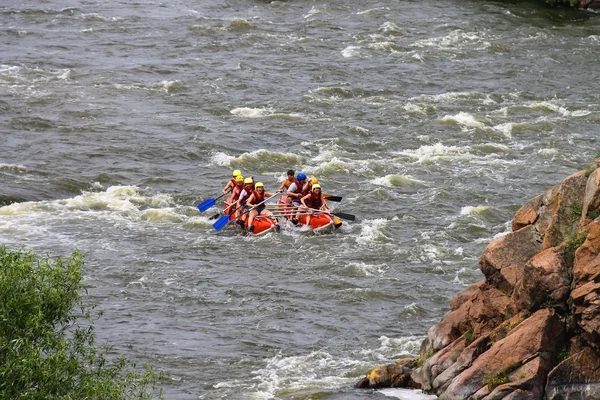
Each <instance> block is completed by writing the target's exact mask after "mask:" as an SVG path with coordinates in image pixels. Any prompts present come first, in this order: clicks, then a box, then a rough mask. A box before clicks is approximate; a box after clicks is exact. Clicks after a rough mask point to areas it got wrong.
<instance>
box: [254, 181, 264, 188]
mask: <svg viewBox="0 0 600 400" xmlns="http://www.w3.org/2000/svg"><path fill="white" fill-rule="evenodd" d="M254 187H257V188H259V187H261V188H263V189H264V187H265V185H263V183H262V182H256V185H254Z"/></svg>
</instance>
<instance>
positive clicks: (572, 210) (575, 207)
mask: <svg viewBox="0 0 600 400" xmlns="http://www.w3.org/2000/svg"><path fill="white" fill-rule="evenodd" d="M567 210H568V216H569V221H570V222H571V223H575V222H577V221H579V218H581V214H582V213H583V205H581V204H577V203H571V204H569V205H568V206H567Z"/></svg>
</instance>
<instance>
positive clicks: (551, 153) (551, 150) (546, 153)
mask: <svg viewBox="0 0 600 400" xmlns="http://www.w3.org/2000/svg"><path fill="white" fill-rule="evenodd" d="M537 152H538V154H539V155H542V156H546V157H553V156H556V155H558V150H557V149H554V148H546V149H539V150H538V151H537Z"/></svg>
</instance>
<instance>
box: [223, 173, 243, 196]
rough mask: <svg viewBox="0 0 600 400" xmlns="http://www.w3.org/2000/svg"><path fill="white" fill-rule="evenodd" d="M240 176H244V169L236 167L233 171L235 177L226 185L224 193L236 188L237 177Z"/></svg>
mask: <svg viewBox="0 0 600 400" xmlns="http://www.w3.org/2000/svg"><path fill="white" fill-rule="evenodd" d="M238 176H242V171H240V170H239V169H236V170H235V171H233V178H231V179H230V180H229V182H227V185H225V187H224V188H223V194H225V193H227V192H229V191H230V190H233V188H235V178H237V177H238Z"/></svg>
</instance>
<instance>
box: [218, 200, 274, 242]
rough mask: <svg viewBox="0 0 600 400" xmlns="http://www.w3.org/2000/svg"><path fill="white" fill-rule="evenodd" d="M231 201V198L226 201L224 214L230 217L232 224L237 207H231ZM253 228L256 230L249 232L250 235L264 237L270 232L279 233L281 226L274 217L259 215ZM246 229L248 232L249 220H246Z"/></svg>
mask: <svg viewBox="0 0 600 400" xmlns="http://www.w3.org/2000/svg"><path fill="white" fill-rule="evenodd" d="M230 201H231V197H228V198H227V200H225V205H224V206H223V207H224V209H223V210H224V211H223V213H224V214H225V215H229V221H230V223H231V222H232V221H231V220H232V219H233V218H234V216H233V214H234V213H233V211H234V210H235V206H233V205H231V203H230ZM230 206H231V207H230ZM252 226H254V228H253V229H252V231H251V232H250V231H249V233H251V234H252V235H264V234H265V233H268V232H277V231H279V225H278V224H277V220H276V219H275V218H273V217H267V216H262V215H257V216H256V217H254V220H253V221H252ZM244 227H245V228H246V231H248V228H249V227H248V218H246V219H245V221H244Z"/></svg>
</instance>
